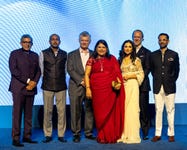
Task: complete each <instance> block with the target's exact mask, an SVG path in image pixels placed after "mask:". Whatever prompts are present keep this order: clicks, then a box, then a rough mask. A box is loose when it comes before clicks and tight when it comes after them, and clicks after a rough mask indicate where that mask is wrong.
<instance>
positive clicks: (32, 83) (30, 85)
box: [26, 81, 36, 91]
mask: <svg viewBox="0 0 187 150" xmlns="http://www.w3.org/2000/svg"><path fill="white" fill-rule="evenodd" d="M35 87H36V82H35V81H29V84H28V85H27V86H26V89H27V90H28V91H32V90H33V89H34V88H35Z"/></svg>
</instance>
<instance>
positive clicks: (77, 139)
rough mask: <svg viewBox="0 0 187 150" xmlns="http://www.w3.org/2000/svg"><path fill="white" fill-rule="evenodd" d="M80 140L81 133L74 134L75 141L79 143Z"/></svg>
mask: <svg viewBox="0 0 187 150" xmlns="http://www.w3.org/2000/svg"><path fill="white" fill-rule="evenodd" d="M80 140H81V138H80V135H74V137H73V142H75V143H78V142H80Z"/></svg>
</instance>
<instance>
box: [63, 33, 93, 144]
mask: <svg viewBox="0 0 187 150" xmlns="http://www.w3.org/2000/svg"><path fill="white" fill-rule="evenodd" d="M90 42H91V35H90V34H89V33H88V32H87V31H84V32H82V33H80V35H79V43H80V47H79V48H78V49H76V50H74V51H72V52H70V53H69V54H68V60H67V71H68V73H69V75H70V80H69V91H68V92H69V97H70V111H71V130H72V132H73V141H74V142H80V139H81V138H80V132H81V114H82V104H83V102H84V111H85V122H84V133H85V137H86V138H88V139H92V140H93V139H95V137H94V136H93V134H92V130H93V120H94V119H93V110H92V101H91V100H89V99H86V96H85V82H84V70H85V66H86V62H87V60H88V58H89V57H90V54H91V53H92V51H91V50H90V49H89V48H88V46H89V44H90Z"/></svg>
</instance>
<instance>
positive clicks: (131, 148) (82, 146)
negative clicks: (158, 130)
mask: <svg viewBox="0 0 187 150" xmlns="http://www.w3.org/2000/svg"><path fill="white" fill-rule="evenodd" d="M1 123H2V122H1ZM166 127H167V126H164V128H163V136H162V139H161V141H158V142H156V143H153V142H151V137H153V136H154V127H151V129H150V132H149V137H150V139H149V140H147V141H142V142H141V143H140V144H123V143H117V144H99V143H97V142H96V141H92V140H88V139H86V138H84V134H82V137H81V142H80V143H74V142H73V141H72V133H71V131H70V130H69V129H68V130H67V131H66V134H65V138H66V139H67V140H68V142H67V143H60V142H59V141H58V140H57V136H56V129H54V132H53V141H51V142H50V143H47V144H45V143H42V140H43V131H42V129H38V128H35V129H33V136H32V139H33V140H37V141H38V144H27V143H25V144H24V145H25V146H24V147H14V146H12V140H11V128H6V129H3V128H1V129H0V150H14V149H20V150H187V126H175V140H176V142H173V143H169V142H168V141H167V134H166V133H167V128H166ZM95 134H96V133H95Z"/></svg>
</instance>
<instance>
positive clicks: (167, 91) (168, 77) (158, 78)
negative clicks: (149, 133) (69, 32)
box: [151, 33, 179, 142]
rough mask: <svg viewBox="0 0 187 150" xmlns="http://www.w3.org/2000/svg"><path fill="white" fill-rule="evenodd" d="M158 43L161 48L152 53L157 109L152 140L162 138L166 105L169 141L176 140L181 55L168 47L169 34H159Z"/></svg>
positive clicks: (155, 140) (152, 71)
mask: <svg viewBox="0 0 187 150" xmlns="http://www.w3.org/2000/svg"><path fill="white" fill-rule="evenodd" d="M158 43H159V45H160V49H159V50H156V51H154V52H152V54H151V73H152V76H153V93H154V98H155V110H156V121H155V122H156V131H155V136H154V137H153V139H152V142H157V141H159V140H160V139H161V132H162V115H163V109H164V105H165V106H166V112H167V120H168V130H167V131H168V133H167V134H168V141H169V142H174V141H175V138H174V134H175V133H174V114H175V93H176V81H177V78H178V76H179V56H178V53H176V52H174V51H173V50H170V49H168V48H167V45H168V43H169V36H168V34H166V33H161V34H159V36H158Z"/></svg>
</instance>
